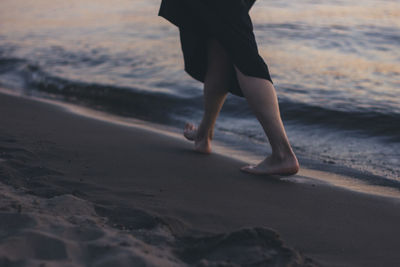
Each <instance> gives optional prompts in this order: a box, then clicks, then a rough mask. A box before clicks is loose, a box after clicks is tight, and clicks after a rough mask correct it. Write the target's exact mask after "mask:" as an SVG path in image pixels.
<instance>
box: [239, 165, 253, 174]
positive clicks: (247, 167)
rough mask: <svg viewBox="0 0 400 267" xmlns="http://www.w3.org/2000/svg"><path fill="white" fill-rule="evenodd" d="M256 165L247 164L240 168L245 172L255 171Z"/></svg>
mask: <svg viewBox="0 0 400 267" xmlns="http://www.w3.org/2000/svg"><path fill="white" fill-rule="evenodd" d="M254 167H255V166H254V165H246V166H244V167H242V168H240V170H241V171H243V172H248V173H253V171H252V170H253V169H254Z"/></svg>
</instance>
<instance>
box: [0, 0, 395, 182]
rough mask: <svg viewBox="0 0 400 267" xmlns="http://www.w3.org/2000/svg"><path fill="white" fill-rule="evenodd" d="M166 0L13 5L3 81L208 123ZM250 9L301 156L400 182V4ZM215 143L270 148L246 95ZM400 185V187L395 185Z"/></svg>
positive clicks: (2, 38) (281, 4)
mask: <svg viewBox="0 0 400 267" xmlns="http://www.w3.org/2000/svg"><path fill="white" fill-rule="evenodd" d="M159 4H160V1H159V0H157V1H155V0H147V1H139V0H130V1H126V0H118V1H112V2H110V1H104V0H96V1H95V0H86V1H83V2H82V1H77V0H71V1H49V0H35V1H33V0H29V1H22V0H12V1H11V0H3V1H2V3H1V9H0V24H1V25H2V26H1V27H0V86H3V87H7V88H11V89H14V90H21V89H22V92H23V93H26V94H32V95H39V96H41V97H46V98H57V99H62V100H65V101H73V102H75V103H79V104H82V105H89V106H91V107H93V108H97V109H101V110H105V111H108V112H112V113H117V114H120V115H124V116H130V117H135V118H139V119H143V120H148V121H152V122H157V123H163V124H166V125H170V126H174V127H182V125H183V123H184V122H185V121H188V120H189V121H195V122H198V121H199V120H200V118H201V108H202V84H201V83H199V82H197V81H195V80H193V79H192V78H191V77H189V76H188V75H187V74H186V73H185V72H184V71H183V59H182V53H181V50H180V43H179V35H178V29H177V28H176V27H175V26H173V25H172V24H170V23H169V22H167V21H166V20H164V19H163V18H161V17H158V16H157V12H158V7H159ZM250 15H251V17H252V19H253V24H254V29H255V34H256V38H257V41H258V44H259V50H260V53H261V55H262V56H263V58H264V59H265V61H266V62H267V64H268V65H269V68H270V71H271V75H272V78H273V80H274V83H275V85H276V88H277V91H278V97H279V101H280V107H281V112H282V117H283V120H284V123H285V125H286V127H287V131H288V135H289V138H290V139H291V141H292V143H293V145H294V148H295V150H296V152H297V153H298V154H299V155H301V156H302V157H303V158H310V159H313V160H316V161H318V162H326V163H327V164H328V165H334V166H348V167H351V168H355V169H357V170H361V171H364V172H368V173H371V174H374V175H378V176H380V178H379V177H376V179H377V180H373V181H372V182H373V183H379V184H387V185H393V183H397V182H399V183H397V184H400V178H399V177H400V167H399V166H400V152H399V151H400V98H399V96H398V95H399V89H400V82H399V78H398V77H399V75H400V19H399V18H400V3H399V2H398V1H395V0H392V1H390V0H387V1H378V0H365V1H335V0H327V1H265V0H258V1H257V3H256V4H255V6H253V8H252V10H251V12H250ZM216 139H217V140H219V141H221V142H223V143H225V144H226V145H229V146H231V147H233V148H234V149H236V150H237V153H241V152H240V151H247V152H249V151H251V152H252V153H255V155H256V156H258V157H259V158H260V159H261V158H262V156H263V155H265V154H266V153H268V152H269V148H268V146H267V144H266V141H267V140H266V139H265V137H264V134H263V132H262V129H261V127H260V126H259V125H258V123H257V121H256V120H255V118H254V116H253V115H252V113H251V111H250V109H249V107H248V106H247V103H246V102H245V100H244V99H243V98H239V97H235V96H232V95H231V96H229V98H228V99H227V102H226V104H225V106H224V108H223V110H222V112H221V116H220V117H219V119H218V122H217V126H216ZM396 181H397V182H396Z"/></svg>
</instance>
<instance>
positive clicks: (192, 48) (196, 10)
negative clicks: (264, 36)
mask: <svg viewBox="0 0 400 267" xmlns="http://www.w3.org/2000/svg"><path fill="white" fill-rule="evenodd" d="M255 1H256V0H162V2H161V6H160V10H159V12H158V15H159V16H161V17H163V18H165V19H167V20H168V21H169V22H171V23H173V24H174V25H176V26H177V27H179V32H180V41H181V48H182V52H183V58H184V64H185V71H186V72H187V73H188V74H189V75H190V76H192V77H193V78H194V79H196V80H198V81H201V82H204V79H205V74H206V70H207V39H208V38H215V39H217V40H218V41H219V42H220V44H221V45H222V46H223V47H224V48H225V50H226V51H227V53H228V55H229V57H230V59H231V61H232V63H233V64H235V66H236V67H237V68H238V69H239V70H240V71H241V72H242V73H244V74H246V75H248V76H253V77H259V78H264V79H267V80H269V81H271V82H272V79H271V76H270V73H269V70H268V66H267V64H266V63H265V62H264V60H263V59H262V57H261V56H260V55H259V53H258V48H257V43H256V40H255V36H254V33H253V24H252V21H251V18H250V16H249V11H250V8H251V7H252V6H253V4H254V3H255ZM231 73H232V74H231V78H230V87H229V88H228V90H229V92H231V93H232V94H234V95H237V96H243V93H242V90H241V89H240V86H239V83H238V80H237V76H236V72H235V69H234V67H233V65H232V66H231Z"/></svg>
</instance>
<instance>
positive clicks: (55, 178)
mask: <svg viewBox="0 0 400 267" xmlns="http://www.w3.org/2000/svg"><path fill="white" fill-rule="evenodd" d="M243 164H244V162H241V161H238V160H234V159H232V158H228V157H225V156H222V155H218V154H213V155H210V156H206V155H201V154H197V153H194V152H193V151H192V144H191V143H189V142H186V141H185V140H183V138H182V139H176V138H172V137H170V136H168V135H164V134H160V133H159V132H156V131H152V130H148V129H143V128H141V127H128V126H124V125H118V124H112V123H109V122H105V121H101V120H96V119H93V118H88V117H84V116H79V115H77V114H74V113H71V112H68V111H66V110H65V109H64V108H62V107H60V106H55V105H52V104H48V103H43V102H39V101H35V100H32V99H28V98H23V97H16V96H11V95H6V94H3V93H1V94H0V182H1V186H0V196H1V197H0V237H1V239H0V266H35V265H38V266H39V265H40V264H43V263H45V264H46V265H45V266H77V265H83V266H85V265H90V266H92V265H93V266H182V265H186V264H188V265H196V264H197V265H199V266H217V265H218V264H221V265H219V266H235V264H237V265H249V264H254V266H285V265H290V264H294V265H293V266H295V265H296V264H298V265H299V266H302V265H313V264H315V265H323V266H399V263H400V253H399V251H400V238H399V237H400V230H399V225H400V212H399V211H400V202H399V200H396V199H392V198H386V197H380V196H373V195H368V194H362V193H356V192H352V191H349V190H344V189H341V188H337V187H333V186H329V185H325V184H322V183H321V184H312V183H301V182H298V181H297V180H296V179H284V180H276V179H268V178H267V177H258V176H251V175H247V174H244V173H241V172H239V171H238V170H239V167H240V166H242V165H243ZM293 178H295V177H293ZM305 178H307V177H305ZM303 180H304V179H303Z"/></svg>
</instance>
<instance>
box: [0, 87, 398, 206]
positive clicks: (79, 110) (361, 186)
mask: <svg viewBox="0 0 400 267" xmlns="http://www.w3.org/2000/svg"><path fill="white" fill-rule="evenodd" d="M0 94H6V95H11V96H15V97H23V98H27V99H30V100H33V101H38V102H42V103H47V104H50V105H53V106H55V107H59V108H61V109H64V111H66V112H70V113H72V114H76V115H78V116H83V117H86V118H89V119H94V120H99V121H103V122H107V123H111V124H116V125H120V126H126V127H132V128H135V129H144V130H147V131H151V132H154V133H157V134H161V135H164V136H167V137H170V138H174V139H176V140H181V141H182V140H183V141H184V142H186V140H184V139H182V133H181V132H179V131H178V130H179V129H176V128H175V127H172V126H167V125H162V124H157V123H153V122H148V121H143V120H140V119H136V118H132V117H123V116H119V115H115V114H110V113H107V112H104V111H101V110H95V109H93V108H90V107H86V106H80V105H77V104H75V103H69V102H64V101H60V100H55V99H47V98H42V97H38V96H29V95H25V94H23V93H18V92H14V91H12V90H10V89H6V88H2V87H0ZM213 154H218V155H221V156H224V157H227V158H231V159H233V160H237V161H241V162H243V165H245V164H255V163H257V162H259V161H260V160H262V158H259V157H258V156H253V155H251V154H250V153H249V152H247V151H243V150H240V151H237V150H234V149H230V148H228V147H227V146H225V145H224V144H222V143H220V142H218V141H213ZM299 159H301V160H302V161H303V164H302V166H300V171H299V172H298V173H297V174H296V178H295V179H294V180H297V181H298V182H300V183H309V184H313V183H314V184H315V183H316V184H321V183H322V184H324V183H325V184H327V185H330V186H334V187H339V188H342V189H345V190H350V191H354V192H359V193H365V194H370V195H376V196H383V197H389V198H396V199H400V188H392V187H390V186H387V185H381V184H376V183H368V182H367V181H365V180H361V179H360V177H363V178H364V177H374V178H376V177H377V176H376V175H373V174H369V173H363V172H361V171H358V170H354V169H351V168H348V167H344V166H339V165H335V166H332V165H330V164H322V163H317V162H315V161H311V160H309V159H306V158H299ZM304 161H305V162H306V163H305V164H304ZM304 165H305V167H304ZM322 168H323V169H322ZM322 177H323V178H322ZM321 178H322V179H321ZM379 178H380V179H386V178H383V177H379ZM281 179H291V180H293V177H291V178H281Z"/></svg>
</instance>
